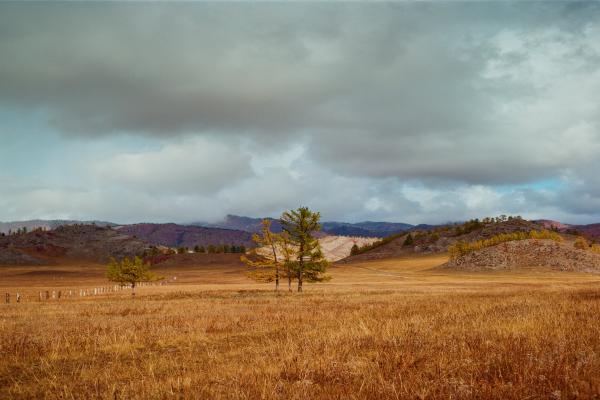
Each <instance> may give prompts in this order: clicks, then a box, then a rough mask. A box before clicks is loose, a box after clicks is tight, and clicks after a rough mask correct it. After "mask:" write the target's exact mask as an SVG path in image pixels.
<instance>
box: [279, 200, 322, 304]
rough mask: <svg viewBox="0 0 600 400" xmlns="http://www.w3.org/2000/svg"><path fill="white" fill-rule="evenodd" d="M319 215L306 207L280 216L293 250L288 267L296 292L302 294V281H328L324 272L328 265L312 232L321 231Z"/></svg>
mask: <svg viewBox="0 0 600 400" xmlns="http://www.w3.org/2000/svg"><path fill="white" fill-rule="evenodd" d="M320 218H321V214H319V213H318V212H312V211H311V210H310V209H309V208H308V207H300V208H298V209H297V210H291V211H286V212H284V213H283V214H282V216H281V224H282V228H283V231H284V232H287V234H288V235H289V241H290V244H291V246H293V248H294V257H293V258H292V261H290V263H289V266H290V268H291V269H292V270H293V272H294V273H295V275H296V279H297V280H298V292H302V285H303V283H304V281H307V282H321V281H324V280H327V279H329V277H328V276H326V275H325V271H326V270H327V267H328V265H329V263H328V262H327V260H325V257H324V256H323V252H322V251H321V247H320V245H319V241H318V240H317V238H315V237H314V232H317V231H319V230H321V225H320V224H319V220H320Z"/></svg>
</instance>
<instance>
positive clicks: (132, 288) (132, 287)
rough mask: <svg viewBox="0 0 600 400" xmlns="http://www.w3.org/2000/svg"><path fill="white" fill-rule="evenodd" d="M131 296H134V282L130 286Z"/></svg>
mask: <svg viewBox="0 0 600 400" xmlns="http://www.w3.org/2000/svg"><path fill="white" fill-rule="evenodd" d="M131 295H132V296H135V282H133V283H132V284H131Z"/></svg>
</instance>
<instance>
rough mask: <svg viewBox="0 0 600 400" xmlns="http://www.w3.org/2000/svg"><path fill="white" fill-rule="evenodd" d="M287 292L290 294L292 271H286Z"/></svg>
mask: <svg viewBox="0 0 600 400" xmlns="http://www.w3.org/2000/svg"><path fill="white" fill-rule="evenodd" d="M288 291H289V292H290V293H291V292H292V271H289V270H288Z"/></svg>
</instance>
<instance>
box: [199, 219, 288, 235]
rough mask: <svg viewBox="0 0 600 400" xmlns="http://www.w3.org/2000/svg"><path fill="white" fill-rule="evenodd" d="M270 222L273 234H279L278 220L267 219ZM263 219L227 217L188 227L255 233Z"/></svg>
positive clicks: (279, 225)
mask: <svg viewBox="0 0 600 400" xmlns="http://www.w3.org/2000/svg"><path fill="white" fill-rule="evenodd" d="M267 219H268V220H270V221H271V230H272V231H273V232H277V233H278V232H281V223H280V222H279V220H278V219H275V218H267ZM262 220H263V218H251V217H242V216H239V215H231V214H229V215H227V216H226V217H225V219H224V220H222V221H219V222H215V223H208V222H194V223H192V224H190V225H192V226H202V227H208V228H221V229H233V230H238V231H245V232H252V233H257V232H260V230H261V227H262Z"/></svg>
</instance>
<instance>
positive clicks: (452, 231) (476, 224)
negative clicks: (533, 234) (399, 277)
mask: <svg viewBox="0 0 600 400" xmlns="http://www.w3.org/2000/svg"><path fill="white" fill-rule="evenodd" d="M484 221H485V222H484ZM484 221H479V220H471V221H467V222H465V223H464V224H456V225H445V226H439V227H436V228H433V229H427V230H418V231H413V230H411V231H410V232H407V233H401V234H396V235H391V236H388V237H386V238H384V239H383V240H381V241H379V242H376V243H374V244H372V245H370V246H367V247H363V248H362V249H361V253H360V254H358V255H354V256H351V257H348V258H347V259H345V260H344V261H360V260H378V259H386V258H394V257H403V256H407V255H411V254H414V253H423V254H434V253H443V252H446V251H448V247H450V246H451V245H453V244H454V243H457V242H472V241H476V240H482V239H487V238H490V237H492V236H496V235H499V234H502V233H512V232H529V231H531V230H539V229H543V227H542V226H541V225H540V224H538V223H536V222H532V221H527V220H524V219H520V218H511V219H507V220H491V219H489V220H487V219H486V220H484ZM409 234H410V239H409V240H408V241H407V239H408V237H409Z"/></svg>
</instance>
